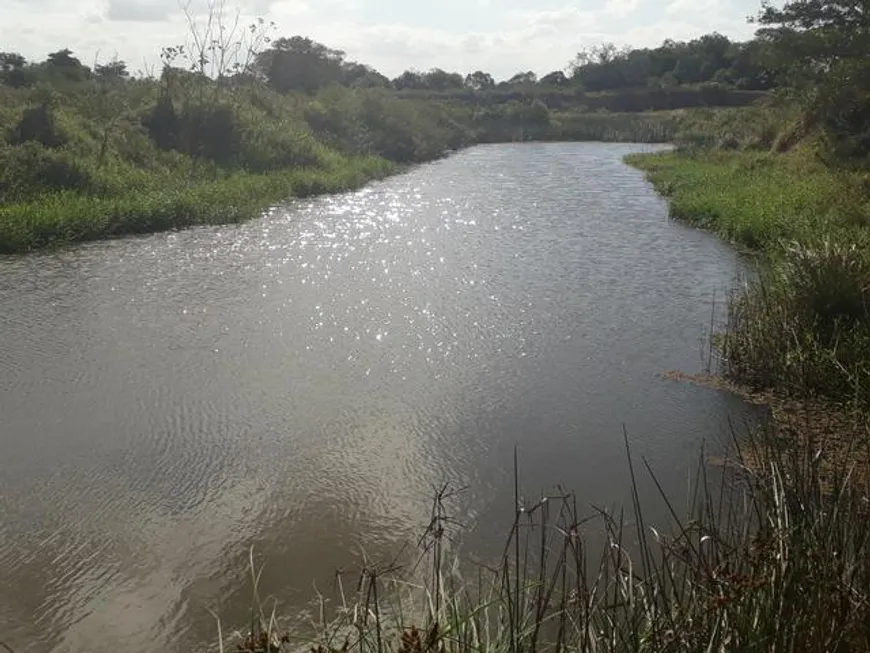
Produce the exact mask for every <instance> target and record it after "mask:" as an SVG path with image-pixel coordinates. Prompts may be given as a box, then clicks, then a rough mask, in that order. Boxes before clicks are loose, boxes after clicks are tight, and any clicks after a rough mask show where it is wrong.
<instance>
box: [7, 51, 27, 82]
mask: <svg viewBox="0 0 870 653" xmlns="http://www.w3.org/2000/svg"><path fill="white" fill-rule="evenodd" d="M26 65H27V60H26V59H25V58H24V57H22V56H21V55H20V54H18V53H17V52H0V84H2V85H4V86H11V87H12V88H22V87H24V86H28V85H29V83H30V79H29V76H28V75H27V71H26V69H25V66H26Z"/></svg>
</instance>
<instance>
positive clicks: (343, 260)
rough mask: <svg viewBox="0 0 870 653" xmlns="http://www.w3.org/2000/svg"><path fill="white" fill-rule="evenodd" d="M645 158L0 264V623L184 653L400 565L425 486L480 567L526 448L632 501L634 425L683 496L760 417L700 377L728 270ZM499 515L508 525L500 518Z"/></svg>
mask: <svg viewBox="0 0 870 653" xmlns="http://www.w3.org/2000/svg"><path fill="white" fill-rule="evenodd" d="M637 149H638V148H637V147H636V146H626V145H599V144H571V145H563V144H546V145H543V144H530V145H504V146H488V147H479V148H475V149H472V150H468V151H465V152H462V153H460V154H458V155H456V156H453V157H451V158H449V159H447V160H444V161H440V162H437V163H434V164H431V165H427V166H422V167H419V168H417V169H415V170H413V171H411V172H410V173H408V174H405V175H402V176H400V177H396V178H392V179H388V180H386V181H384V182H380V183H378V184H373V185H371V186H369V187H368V188H366V189H364V190H361V191H359V192H356V193H351V194H346V195H340V196H334V197H328V198H321V199H315V200H312V201H306V202H294V203H292V204H291V205H289V206H287V207H283V208H280V209H277V210H275V211H274V212H273V213H272V214H271V215H269V216H267V217H264V218H263V219H260V220H256V221H253V222H250V223H247V224H244V225H238V226H227V227H218V228H204V229H194V230H190V231H184V232H181V233H174V234H158V235H153V236H147V237H142V238H130V239H124V240H118V241H113V242H105V243H96V244H92V245H86V246H81V247H76V248H73V249H69V250H64V251H62V252H57V253H52V254H45V255H34V256H28V257H17V258H7V259H2V260H0V415H2V424H0V451H2V464H0V497H2V499H0V624H3V628H2V633H0V634H2V637H0V639H3V640H4V641H6V642H7V643H9V644H10V645H12V646H13V648H15V650H16V651H19V652H26V651H37V650H39V651H46V650H49V651H80V650H88V651H90V652H91V653H102V652H104V651H105V652H108V651H115V650H117V648H118V646H122V647H123V648H124V650H126V651H133V652H137V651H142V652H144V651H153V650H157V649H159V648H161V647H165V648H169V649H173V650H179V649H181V648H182V647H185V646H190V645H193V644H195V643H198V642H202V641H204V640H209V639H212V638H213V637H214V622H213V620H212V618H211V616H210V615H209V614H208V611H207V608H211V609H214V610H216V611H218V612H219V613H220V614H221V615H222V617H223V618H224V620H225V621H226V622H237V623H240V622H244V620H245V619H246V616H247V607H248V591H249V590H248V588H247V587H246V586H245V585H244V583H245V578H246V573H247V572H246V560H247V555H248V547H250V546H251V545H254V546H255V548H256V549H255V550H256V551H257V552H258V555H259V558H260V560H261V561H263V562H265V564H266V566H267V569H268V573H267V574H266V576H265V578H264V586H263V591H264V592H265V593H267V594H269V593H271V594H274V595H275V596H276V597H278V598H279V599H280V600H281V601H282V603H283V605H284V606H285V608H286V609H287V610H290V611H293V610H296V609H298V608H300V607H301V606H303V605H304V604H305V602H306V601H307V600H308V599H309V598H310V597H311V594H312V583H315V582H316V583H318V584H319V585H328V584H329V583H330V581H331V579H332V577H333V572H334V570H335V569H336V568H338V567H342V566H347V565H349V564H353V563H354V562H355V561H358V560H359V556H360V555H361V554H360V551H361V550H365V552H366V554H367V555H369V556H370V557H378V556H387V555H391V554H394V553H396V552H397V551H399V550H400V548H401V547H402V545H403V544H404V543H405V542H406V541H407V540H408V539H410V538H412V537H413V536H414V535H416V534H418V533H419V528H420V526H421V522H424V521H425V518H426V516H427V514H428V513H427V506H428V503H429V500H430V491H431V488H432V486H433V485H437V484H440V483H442V482H445V481H450V482H452V483H454V484H456V485H462V486H465V485H467V486H468V487H469V490H468V491H467V492H466V493H465V494H464V495H463V497H462V501H463V504H462V506H463V508H462V509H463V516H464V517H466V519H465V521H466V522H468V524H469V528H470V533H469V535H468V536H467V537H466V539H465V541H464V542H463V546H464V547H465V549H466V550H469V551H471V552H475V551H476V552H482V551H486V550H487V549H488V547H490V546H491V545H492V542H493V537H494V536H493V532H495V531H498V530H499V529H500V528H501V526H502V525H503V524H504V523H505V522H509V521H510V519H511V516H510V514H509V512H510V504H511V501H512V495H513V492H512V480H511V475H512V471H511V468H512V456H513V448H514V446H515V445H516V446H517V447H518V448H519V452H520V458H521V461H522V468H523V484H524V487H525V488H526V489H527V491H529V492H531V493H535V492H537V491H539V490H540V489H543V488H547V487H551V486H552V485H554V484H555V483H559V482H561V483H564V484H565V485H567V486H569V487H571V488H574V489H576V490H577V491H578V492H579V493H580V495H581V496H582V497H584V498H586V499H588V501H589V502H590V503H598V504H618V503H622V502H624V501H625V500H626V498H627V497H628V493H627V490H626V486H625V459H624V453H623V449H622V447H623V444H622V429H623V426H625V428H626V429H627V430H628V432H629V433H630V434H631V437H632V441H633V446H634V449H635V453H637V454H638V455H643V456H645V457H647V458H648V459H649V460H650V462H651V464H652V465H654V466H655V467H656V469H657V470H658V471H659V472H660V474H661V476H662V478H664V479H667V484H668V486H669V487H671V488H674V489H678V488H680V487H684V485H685V478H686V472H687V470H688V469H689V468H690V466H691V464H692V462H693V460H694V458H695V456H696V455H697V450H698V445H699V443H700V442H701V440H702V439H704V438H707V439H710V438H713V439H715V438H716V437H717V435H718V434H721V433H724V432H725V431H726V429H727V428H728V426H727V424H728V417H729V416H731V417H732V418H734V417H738V418H739V416H740V415H742V414H743V412H744V411H745V410H746V409H745V408H744V407H742V406H741V405H740V403H739V402H737V401H736V400H735V399H733V398H730V397H727V396H724V395H722V394H719V393H715V392H711V391H708V390H704V389H700V388H694V387H689V386H684V385H680V384H676V383H673V382H668V381H664V380H662V379H661V378H659V377H658V376H657V375H658V374H659V373H660V372H662V371H663V370H667V369H674V368H679V369H684V370H689V371H696V370H698V369H699V367H700V365H701V362H700V361H701V356H700V355H699V351H700V340H701V338H702V336H703V333H704V326H705V325H706V324H708V323H709V317H710V306H711V302H712V300H713V297H714V295H715V294H716V293H718V294H719V296H720V297H721V295H722V293H723V291H724V290H726V289H727V288H728V287H729V286H730V285H731V284H732V283H733V280H734V278H735V275H736V274H737V273H738V272H739V270H740V262H739V260H738V258H737V256H736V255H735V254H734V253H733V252H731V251H730V250H729V249H727V248H726V247H725V246H724V245H722V244H720V243H718V242H717V241H715V240H714V239H713V238H711V237H710V236H708V235H706V234H703V233H700V232H697V231H693V230H690V229H686V228H684V227H681V226H679V225H676V224H674V223H672V222H670V221H668V220H667V219H666V207H665V205H664V203H663V201H662V200H660V199H659V198H657V197H656V196H655V194H654V193H653V191H652V190H651V188H650V187H649V185H648V184H646V183H645V182H644V181H643V178H642V176H641V174H640V173H638V172H637V171H635V170H632V169H629V168H627V167H626V166H624V165H623V164H622V163H621V157H622V156H623V155H625V154H627V153H628V152H631V151H635V150H637ZM505 506H507V508H508V510H507V511H506V512H503V508H504V507H505Z"/></svg>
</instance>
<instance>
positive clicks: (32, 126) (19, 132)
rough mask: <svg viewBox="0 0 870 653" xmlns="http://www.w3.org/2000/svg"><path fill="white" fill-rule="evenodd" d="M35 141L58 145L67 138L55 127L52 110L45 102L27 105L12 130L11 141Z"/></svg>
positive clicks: (18, 142)
mask: <svg viewBox="0 0 870 653" xmlns="http://www.w3.org/2000/svg"><path fill="white" fill-rule="evenodd" d="M31 141H32V142H36V143H40V144H41V145H44V146H45V147H60V146H61V145H63V144H64V143H66V141H67V139H66V137H65V135H64V134H63V133H61V131H60V130H59V129H58V128H57V124H56V122H55V118H54V112H53V111H52V109H51V107H50V106H49V105H48V104H47V103H44V104H40V105H39V106H36V107H28V108H27V109H25V110H24V113H23V114H22V116H21V120H20V121H19V122H18V124H17V125H16V126H15V129H14V130H13V132H12V143H13V144H16V145H18V144H21V143H28V142H31Z"/></svg>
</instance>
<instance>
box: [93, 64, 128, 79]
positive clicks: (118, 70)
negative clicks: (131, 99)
mask: <svg viewBox="0 0 870 653" xmlns="http://www.w3.org/2000/svg"><path fill="white" fill-rule="evenodd" d="M94 75H95V76H96V78H97V79H98V80H99V81H122V80H125V79H128V78H129V77H130V73H129V71H128V70H127V64H126V63H124V62H123V61H119V60H118V59H113V60H112V61H110V62H109V63H107V64H96V65H95V66H94Z"/></svg>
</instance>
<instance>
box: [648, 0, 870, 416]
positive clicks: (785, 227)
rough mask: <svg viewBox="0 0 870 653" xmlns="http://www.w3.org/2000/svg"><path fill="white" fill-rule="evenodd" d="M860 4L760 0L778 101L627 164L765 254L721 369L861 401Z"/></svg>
mask: <svg viewBox="0 0 870 653" xmlns="http://www.w3.org/2000/svg"><path fill="white" fill-rule="evenodd" d="M853 5H855V6H853ZM858 5H860V6H862V7H863V6H864V5H863V4H862V3H857V4H856V3H852V4H841V3H835V2H828V1H826V0H824V1H823V0H813V1H810V0H794V1H792V2H788V3H786V4H785V5H784V6H783V7H782V8H781V9H776V8H774V7H772V6H770V7H766V8H765V9H764V11H763V12H762V13H761V15H760V17H759V23H760V25H761V29H760V31H759V38H760V39H761V40H763V42H764V43H765V44H766V47H767V48H768V53H769V56H770V60H771V61H772V62H775V64H776V65H777V66H778V72H777V76H778V78H779V79H780V80H782V88H781V90H780V96H781V100H780V102H779V105H778V106H774V107H770V108H768V109H766V110H764V111H762V112H760V113H758V114H757V115H756V118H755V119H750V114H748V113H744V114H743V116H744V120H743V121H742V124H741V125H739V126H738V125H720V126H719V127H720V131H719V133H716V134H715V135H708V137H707V138H706V139H696V140H693V139H684V141H683V147H682V148H681V150H680V151H678V152H676V153H670V154H665V155H660V156H654V157H643V158H639V159H637V160H635V163H636V164H637V165H639V166H641V167H643V168H644V169H646V170H647V171H648V173H649V176H650V178H651V179H652V181H653V182H654V183H655V184H656V185H657V186H658V187H659V188H660V189H661V190H662V191H663V192H664V193H665V194H667V195H669V196H670V197H671V210H672V213H673V215H674V216H676V217H679V218H681V219H685V220H688V221H691V222H693V223H695V224H698V225H700V226H704V227H709V228H711V229H714V230H715V231H717V232H718V233H720V234H722V235H723V236H725V237H727V238H729V239H731V240H734V241H736V242H739V243H741V244H743V245H746V246H748V247H750V248H755V249H760V250H763V251H764V252H765V253H766V254H767V257H766V259H765V265H764V266H763V268H762V270H761V272H760V275H759V278H758V279H757V280H755V281H753V282H752V283H750V284H749V285H748V286H747V289H746V292H745V293H743V294H740V295H738V296H735V297H734V298H733V300H732V302H731V311H730V324H729V330H728V333H727V334H726V337H725V338H724V339H723V341H722V353H723V356H724V370H725V371H726V372H727V373H728V374H729V375H730V376H731V377H732V378H733V379H735V380H736V381H738V382H740V383H743V384H746V385H748V386H749V387H751V388H752V389H756V390H774V391H776V392H778V393H783V394H785V395H787V396H791V397H808V396H819V395H821V396H823V397H825V398H827V399H828V400H833V401H834V402H838V403H847V404H850V405H853V406H856V407H858V408H859V410H862V411H866V409H867V407H868V406H870V160H868V158H870V56H868V55H870V20H868V18H867V15H868V14H867V12H866V10H864V11H862V10H860V8H858ZM765 114H766V116H767V117H766V118H765V119H761V116H763V115H765ZM704 141H706V142H704ZM711 145H718V147H713V148H711V147H710V146H711Z"/></svg>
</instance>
